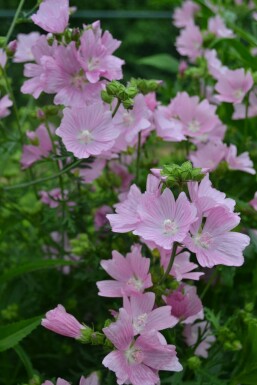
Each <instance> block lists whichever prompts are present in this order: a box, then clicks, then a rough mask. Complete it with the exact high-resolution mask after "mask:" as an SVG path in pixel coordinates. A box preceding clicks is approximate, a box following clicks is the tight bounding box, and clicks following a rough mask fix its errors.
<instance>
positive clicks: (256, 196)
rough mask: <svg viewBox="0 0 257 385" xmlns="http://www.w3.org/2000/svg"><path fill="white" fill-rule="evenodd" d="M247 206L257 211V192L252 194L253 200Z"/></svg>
mask: <svg viewBox="0 0 257 385" xmlns="http://www.w3.org/2000/svg"><path fill="white" fill-rule="evenodd" d="M249 204H250V205H251V206H252V207H253V208H254V210H256V211H257V192H256V193H255V194H254V198H253V199H252V200H251V201H250V202H249Z"/></svg>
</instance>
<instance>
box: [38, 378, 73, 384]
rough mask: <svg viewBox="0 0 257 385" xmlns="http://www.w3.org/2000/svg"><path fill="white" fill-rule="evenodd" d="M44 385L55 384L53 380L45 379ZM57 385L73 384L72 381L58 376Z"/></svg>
mask: <svg viewBox="0 0 257 385" xmlns="http://www.w3.org/2000/svg"><path fill="white" fill-rule="evenodd" d="M42 385H54V384H53V383H52V381H48V380H47V381H45V382H43V384H42ZM56 385H71V384H70V382H68V381H66V380H64V379H63V378H60V377H59V378H57V381H56Z"/></svg>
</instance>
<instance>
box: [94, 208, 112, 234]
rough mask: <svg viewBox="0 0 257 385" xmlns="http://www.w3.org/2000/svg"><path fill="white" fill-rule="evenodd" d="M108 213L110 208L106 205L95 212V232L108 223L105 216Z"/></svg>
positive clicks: (110, 211)
mask: <svg viewBox="0 0 257 385" xmlns="http://www.w3.org/2000/svg"><path fill="white" fill-rule="evenodd" d="M110 213H112V208H111V207H110V206H107V205H103V206H101V207H99V208H98V209H97V210H96V212H95V215H94V226H95V229H96V230H100V228H101V227H103V226H105V225H106V224H107V223H109V222H108V219H107V218H106V215H107V214H110Z"/></svg>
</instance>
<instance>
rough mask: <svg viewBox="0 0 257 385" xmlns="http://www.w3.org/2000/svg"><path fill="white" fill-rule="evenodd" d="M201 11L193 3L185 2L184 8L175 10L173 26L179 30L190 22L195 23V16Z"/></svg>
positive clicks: (188, 0)
mask: <svg viewBox="0 0 257 385" xmlns="http://www.w3.org/2000/svg"><path fill="white" fill-rule="evenodd" d="M199 10H200V7H199V5H197V4H196V3H194V2H193V1H190V0H187V1H184V2H183V4H182V7H180V8H175V10H174V14H173V24H174V25H175V26H176V27H177V28H184V27H186V26H187V25H188V23H189V22H193V21H194V15H195V14H196V13H197V12H198V11H199Z"/></svg>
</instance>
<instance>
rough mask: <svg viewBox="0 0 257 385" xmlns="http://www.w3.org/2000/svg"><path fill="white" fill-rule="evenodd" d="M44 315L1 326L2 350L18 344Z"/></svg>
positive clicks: (0, 339)
mask: <svg viewBox="0 0 257 385" xmlns="http://www.w3.org/2000/svg"><path fill="white" fill-rule="evenodd" d="M41 319H42V316H38V317H34V318H30V319H27V320H23V321H19V322H15V323H12V324H9V325H5V326H0V352H3V351H4V350H7V349H10V348H12V347H14V346H16V345H17V344H18V343H19V342H20V341H21V340H22V339H23V338H25V337H27V336H28V335H29V334H30V333H31V332H32V331H33V330H34V329H36V328H37V326H38V325H39V324H40V322H41Z"/></svg>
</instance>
